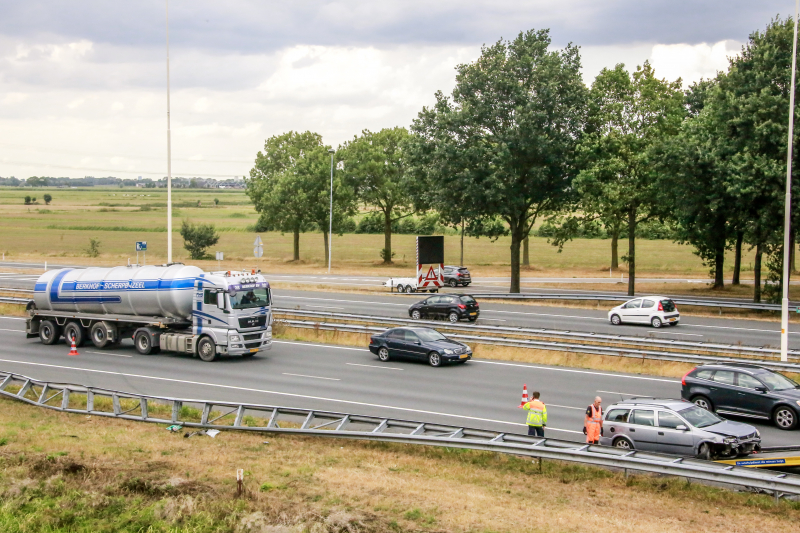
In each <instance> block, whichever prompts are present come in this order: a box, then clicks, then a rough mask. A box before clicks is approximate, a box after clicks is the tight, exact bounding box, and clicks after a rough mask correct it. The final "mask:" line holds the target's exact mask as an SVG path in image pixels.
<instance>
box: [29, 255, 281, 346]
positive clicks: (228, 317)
mask: <svg viewBox="0 0 800 533" xmlns="http://www.w3.org/2000/svg"><path fill="white" fill-rule="evenodd" d="M271 305H272V294H271V291H270V286H269V283H268V282H267V281H266V280H265V279H264V277H263V276H261V275H260V274H251V273H249V272H233V271H228V272H203V271H202V270H201V269H200V268H198V267H194V266H187V265H183V264H180V263H172V264H169V265H164V266H138V265H128V266H121V267H114V268H64V269H60V270H50V271H48V272H46V273H44V274H43V275H42V276H41V277H40V278H39V279H38V280H37V281H36V286H35V288H34V294H33V303H32V304H31V305H30V306H29V309H28V313H29V315H30V316H29V318H28V319H27V325H26V334H27V337H28V338H33V337H39V338H40V339H41V341H42V343H44V344H56V343H57V342H58V341H59V339H60V338H61V337H62V336H63V337H64V339H65V341H66V342H67V343H69V342H71V341H72V340H74V341H75V344H76V345H77V346H81V345H83V344H84V343H86V342H87V341H91V342H92V344H94V345H95V346H96V347H97V348H106V347H109V346H115V345H117V344H119V343H120V341H121V340H122V339H124V338H125V337H130V338H132V339H133V343H134V346H135V347H136V350H137V351H138V352H139V353H141V354H143V355H147V354H151V353H158V352H159V351H161V350H166V351H173V352H180V353H187V354H192V355H194V356H197V357H200V359H202V360H203V361H213V360H214V359H216V358H217V357H218V356H220V355H240V356H244V357H249V356H252V355H255V354H256V353H258V352H259V351H261V350H269V349H270V348H271V346H272V321H273V320H272V312H271Z"/></svg>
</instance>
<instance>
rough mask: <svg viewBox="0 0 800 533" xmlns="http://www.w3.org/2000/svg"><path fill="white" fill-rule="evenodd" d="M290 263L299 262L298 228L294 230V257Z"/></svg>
mask: <svg viewBox="0 0 800 533" xmlns="http://www.w3.org/2000/svg"><path fill="white" fill-rule="evenodd" d="M292 261H300V228H295V230H294V257H293V258H292Z"/></svg>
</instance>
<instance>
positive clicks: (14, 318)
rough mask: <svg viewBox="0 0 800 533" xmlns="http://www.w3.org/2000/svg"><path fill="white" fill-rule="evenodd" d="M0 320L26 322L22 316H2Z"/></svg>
mask: <svg viewBox="0 0 800 533" xmlns="http://www.w3.org/2000/svg"><path fill="white" fill-rule="evenodd" d="M0 318H5V319H6V320H25V319H24V318H22V317H21V316H0Z"/></svg>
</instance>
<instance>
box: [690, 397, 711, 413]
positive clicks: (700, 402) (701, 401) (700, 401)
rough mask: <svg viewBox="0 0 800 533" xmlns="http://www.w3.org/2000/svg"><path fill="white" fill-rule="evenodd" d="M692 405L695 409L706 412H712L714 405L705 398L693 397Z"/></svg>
mask: <svg viewBox="0 0 800 533" xmlns="http://www.w3.org/2000/svg"><path fill="white" fill-rule="evenodd" d="M692 403H694V404H695V405H696V406H697V407H700V408H701V409H705V410H706V411H711V412H712V413H713V412H714V404H713V403H711V400H709V399H708V398H706V397H705V396H695V397H694V398H692Z"/></svg>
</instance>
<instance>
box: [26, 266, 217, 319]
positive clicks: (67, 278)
mask: <svg viewBox="0 0 800 533" xmlns="http://www.w3.org/2000/svg"><path fill="white" fill-rule="evenodd" d="M202 274H203V271H202V270H201V269H200V268H198V267H195V266H186V265H170V266H121V267H114V268H74V269H73V268H64V269H60V270H50V271H48V272H45V273H44V274H42V276H41V277H40V278H39V279H38V280H37V281H36V288H35V291H34V296H33V299H34V302H35V303H36V308H37V309H41V310H48V311H74V312H78V313H104V314H116V315H137V316H164V317H170V318H178V319H183V320H191V316H192V298H193V294H194V284H195V281H196V280H197V279H198V278H199V277H200V276H201V275H202Z"/></svg>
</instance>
